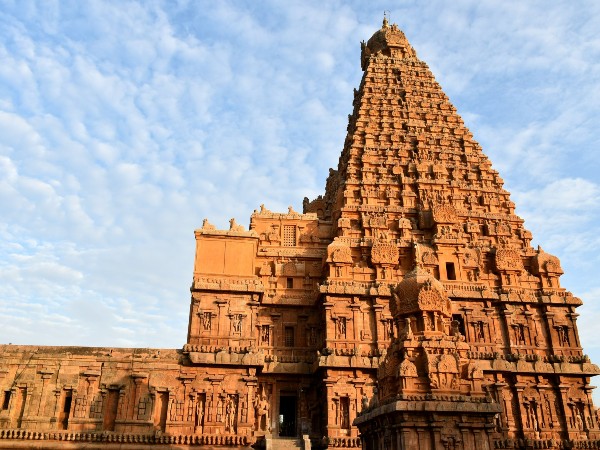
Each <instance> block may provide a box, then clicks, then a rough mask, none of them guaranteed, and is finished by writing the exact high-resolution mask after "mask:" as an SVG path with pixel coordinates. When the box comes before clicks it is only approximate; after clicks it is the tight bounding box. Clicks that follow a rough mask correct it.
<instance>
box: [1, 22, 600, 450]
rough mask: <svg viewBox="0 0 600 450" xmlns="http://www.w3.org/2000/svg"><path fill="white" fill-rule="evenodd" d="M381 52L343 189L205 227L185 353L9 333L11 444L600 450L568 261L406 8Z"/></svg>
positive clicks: (379, 37)
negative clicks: (526, 211)
mask: <svg viewBox="0 0 600 450" xmlns="http://www.w3.org/2000/svg"><path fill="white" fill-rule="evenodd" d="M361 64H362V68H363V71H364V76H363V79H362V82H361V85H360V88H359V89H358V91H355V96H354V112H353V114H352V115H351V116H349V124H348V135H347V137H346V141H345V144H344V150H343V152H342V155H341V158H340V162H339V166H338V169H337V170H331V171H330V174H329V178H328V179H327V185H326V190H325V195H324V196H322V197H319V198H317V199H315V200H313V201H309V200H308V199H305V201H304V211H303V213H299V212H296V211H294V210H293V209H292V208H291V207H290V208H289V210H288V212H287V213H276V212H272V211H269V210H268V209H266V208H265V207H264V206H261V208H260V210H257V211H255V212H254V214H252V217H251V220H250V229H249V230H246V229H245V228H244V227H243V226H240V225H238V224H237V223H236V222H235V220H234V219H232V220H231V222H230V227H229V230H218V229H216V228H215V227H214V226H213V225H211V224H210V223H209V222H208V221H207V220H205V221H204V224H203V226H202V228H201V229H199V230H197V231H196V233H195V235H196V259H195V264H194V277H193V284H192V288H191V293H192V299H191V305H190V320H189V328H188V337H187V343H186V344H185V345H184V346H183V348H182V349H181V350H152V349H106V348H74V347H69V348H64V347H63V348H56V347H52V348H51V347H24V346H10V345H8V346H3V347H1V348H0V391H1V392H0V393H1V394H2V398H0V406H1V409H0V446H1V447H3V448H11V447H20V448H23V447H27V446H28V443H23V442H21V441H23V440H36V441H43V442H40V443H36V446H37V447H39V448H61V447H66V446H69V445H70V444H71V442H69V441H81V442H86V443H87V444H86V445H91V446H93V447H94V448H96V447H98V448H103V447H114V448H116V447H119V448H136V449H137V448H161V447H162V448H171V447H170V446H171V445H174V444H177V446H178V448H188V447H192V446H198V445H203V446H209V447H210V448H213V447H216V446H220V447H228V448H234V447H235V448H240V447H241V448H249V446H250V445H251V444H255V445H257V446H260V445H261V443H262V444H265V445H266V446H267V447H268V448H269V447H270V448H277V449H282V448H301V447H303V448H305V449H306V448H310V447H311V446H312V447H313V448H327V447H335V448H356V447H360V446H361V445H362V446H363V448H364V449H365V450H375V449H377V450H382V449H394V450H398V449H413V448H425V449H442V448H443V449H465V450H466V449H475V448H482V449H490V448H555V449H558V448H561V449H563V448H573V447H575V448H598V447H599V446H600V428H599V423H598V417H597V414H596V413H597V411H596V410H594V408H593V405H592V401H591V394H590V393H591V390H592V387H591V386H590V385H589V382H590V377H591V376H593V375H595V374H597V373H599V372H600V370H599V369H598V367H597V366H595V365H593V364H591V363H590V362H589V360H588V358H587V357H586V356H585V355H584V354H583V352H582V349H581V346H580V343H579V337H578V332H577V325H576V318H577V313H576V312H575V310H576V308H577V306H579V305H580V304H581V301H580V300H579V299H578V298H576V297H573V296H572V295H571V293H569V292H567V291H565V290H564V289H562V288H561V287H560V284H559V277H560V275H561V274H562V269H561V267H560V262H559V260H558V259H557V258H556V257H555V256H552V255H549V254H547V253H545V252H544V251H543V250H542V249H541V248H538V249H537V250H535V249H533V248H532V247H531V245H530V240H531V234H530V233H529V232H528V231H527V230H525V229H524V228H523V220H522V219H520V218H519V217H518V216H516V215H515V214H514V204H513V203H512V202H511V201H510V198H509V193H508V192H507V191H506V190H504V189H503V188H502V179H501V178H500V177H499V175H498V173H497V172H496V171H495V170H493V169H492V168H491V163H490V162H489V160H488V159H487V158H486V156H485V155H484V154H483V153H482V151H481V148H480V146H479V145H478V144H477V142H475V141H474V140H473V137H472V135H471V133H470V132H469V131H468V130H467V129H466V127H465V126H464V124H463V122H462V120H461V118H460V117H459V116H458V114H457V113H456V110H455V108H454V107H453V106H452V105H451V104H450V102H449V101H448V98H447V97H446V95H445V94H444V93H443V92H442V90H441V88H440V86H439V85H438V84H437V82H436V81H435V79H434V77H433V75H432V74H431V72H430V71H429V69H428V67H427V65H426V64H425V63H423V62H422V61H420V60H419V59H418V58H417V56H416V53H415V51H414V50H413V48H412V47H411V46H410V44H409V43H408V41H407V40H406V37H405V36H404V34H403V33H402V32H401V31H400V30H398V28H397V27H396V26H395V25H391V26H390V25H389V24H388V23H387V21H385V20H384V23H383V27H382V28H381V29H380V30H379V31H377V32H376V33H375V34H374V35H373V37H372V38H371V39H370V40H369V41H368V42H367V43H363V45H362V56H361ZM359 430H360V435H361V437H362V443H361V437H359ZM286 439H287V440H286ZM127 446H129V447H127Z"/></svg>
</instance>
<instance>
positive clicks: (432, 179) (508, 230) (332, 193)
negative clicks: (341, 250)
mask: <svg viewBox="0 0 600 450" xmlns="http://www.w3.org/2000/svg"><path fill="white" fill-rule="evenodd" d="M361 65H362V69H363V71H364V74H363V77H362V80H361V84H360V87H359V89H358V90H355V92H354V101H353V106H354V109H353V113H352V114H351V115H349V117H348V119H349V120H348V133H347V136H346V140H345V142H344V149H343V151H342V154H341V156H340V160H339V164H338V168H337V170H330V175H329V177H328V179H327V185H326V192H325V196H324V197H323V198H320V199H317V200H316V201H315V202H313V203H308V202H307V203H308V204H307V205H306V211H307V212H309V211H312V212H317V211H318V210H321V211H323V213H322V214H321V217H322V218H326V219H329V220H332V221H333V223H334V228H335V227H336V225H338V227H337V228H336V230H337V232H336V235H337V236H338V237H341V236H344V235H348V233H350V234H351V235H352V237H356V238H362V237H369V236H375V235H377V232H375V231H374V230H372V229H370V228H371V226H370V223H371V222H372V220H371V219H372V218H373V216H376V217H377V219H378V220H379V221H380V222H381V226H382V228H384V229H387V231H388V233H387V236H386V238H388V239H398V238H400V237H402V235H404V236H405V237H408V238H409V240H410V239H411V238H413V237H414V238H415V239H416V240H418V241H421V240H423V239H424V240H428V241H430V240H431V239H433V236H434V235H435V234H436V233H438V234H439V232H441V230H437V229H436V228H435V227H434V226H433V225H428V221H427V220H426V219H424V217H427V216H428V214H429V215H431V214H433V211H434V210H435V209H436V208H438V209H439V208H440V207H444V208H450V209H452V211H454V213H453V214H455V215H456V217H457V223H461V222H462V223H468V224H469V226H468V228H469V230H470V231H467V230H466V229H465V230H462V229H461V230H459V231H460V232H461V233H462V232H464V233H467V234H468V233H473V234H475V231H474V230H475V229H477V230H479V231H477V233H476V234H478V235H480V234H487V233H489V235H492V236H495V237H493V238H492V239H491V242H490V245H498V244H502V245H504V244H506V242H505V241H506V240H507V239H514V240H520V241H521V243H523V244H524V246H525V247H527V246H528V239H530V237H529V233H528V232H526V231H525V230H524V229H523V227H522V223H523V221H522V219H520V218H519V217H517V216H515V215H514V204H513V202H512V201H511V200H510V198H509V193H508V192H507V191H506V190H504V189H503V187H502V186H503V180H502V179H501V178H500V176H499V174H498V172H497V171H496V170H494V169H493V168H492V165H491V162H490V161H489V159H488V158H487V157H486V156H485V155H484V154H483V152H482V150H481V147H480V145H479V144H478V143H477V142H476V141H475V140H474V139H473V136H472V134H471V132H470V131H469V130H468V129H467V128H466V126H465V125H464V122H463V120H462V118H461V117H460V116H459V115H458V113H457V112H456V108H455V107H454V106H453V105H452V104H451V103H450V101H449V99H448V97H447V96H446V94H445V93H444V92H443V90H442V88H441V86H440V85H439V84H438V82H437V81H436V80H435V77H434V76H433V74H432V73H431V71H430V70H429V67H428V66H427V64H425V63H424V62H423V61H421V60H419V59H418V58H417V55H416V52H415V50H414V49H413V47H412V46H411V45H410V43H409V42H408V40H407V39H406V36H405V35H404V33H403V32H402V31H400V30H399V29H398V27H397V26H396V25H390V24H388V22H387V20H384V22H383V25H382V27H381V29H379V30H378V31H376V32H375V34H373V36H372V37H371V38H370V39H369V40H368V42H367V43H364V42H363V43H362V54H361ZM340 219H342V223H341V224H339V221H340ZM400 219H402V220H403V222H404V223H408V222H411V223H412V224H413V225H412V226H411V227H410V230H409V229H408V228H407V229H406V230H404V231H403V230H402V229H401V226H399V225H397V223H398V221H399V220H400ZM406 221H408V222H406ZM383 222H385V223H383ZM347 223H350V225H349V227H350V229H351V231H344V230H343V229H342V228H344V226H345V224H347ZM403 226H406V227H407V226H408V225H403ZM486 230H489V231H486ZM496 230H502V231H501V233H500V235H501V236H506V239H505V238H504V237H498V235H497V232H496ZM357 231H358V233H357ZM443 232H445V233H448V230H447V229H446V228H444V230H443Z"/></svg>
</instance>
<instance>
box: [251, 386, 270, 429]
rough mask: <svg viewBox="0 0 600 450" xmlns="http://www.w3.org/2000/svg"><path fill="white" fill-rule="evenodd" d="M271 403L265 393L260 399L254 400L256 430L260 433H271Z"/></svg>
mask: <svg viewBox="0 0 600 450" xmlns="http://www.w3.org/2000/svg"><path fill="white" fill-rule="evenodd" d="M269 407H270V405H269V401H268V399H267V397H266V395H265V394H264V393H263V394H262V395H261V396H260V397H256V398H255V399H254V410H255V416H256V421H257V424H256V429H257V430H260V431H270V430H271V428H270V419H269Z"/></svg>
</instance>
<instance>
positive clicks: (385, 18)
mask: <svg viewBox="0 0 600 450" xmlns="http://www.w3.org/2000/svg"><path fill="white" fill-rule="evenodd" d="M387 14H389V11H383V26H382V28H387V27H388V25H389V22H388V18H387Z"/></svg>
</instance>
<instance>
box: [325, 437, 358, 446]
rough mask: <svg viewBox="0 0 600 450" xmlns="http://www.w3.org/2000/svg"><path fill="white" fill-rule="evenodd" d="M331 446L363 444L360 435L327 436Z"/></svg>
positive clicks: (328, 443)
mask: <svg viewBox="0 0 600 450" xmlns="http://www.w3.org/2000/svg"><path fill="white" fill-rule="evenodd" d="M325 441H326V442H327V445H328V446H329V447H343V448H360V447H362V444H361V442H360V438H359V437H328V438H325Z"/></svg>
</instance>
